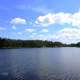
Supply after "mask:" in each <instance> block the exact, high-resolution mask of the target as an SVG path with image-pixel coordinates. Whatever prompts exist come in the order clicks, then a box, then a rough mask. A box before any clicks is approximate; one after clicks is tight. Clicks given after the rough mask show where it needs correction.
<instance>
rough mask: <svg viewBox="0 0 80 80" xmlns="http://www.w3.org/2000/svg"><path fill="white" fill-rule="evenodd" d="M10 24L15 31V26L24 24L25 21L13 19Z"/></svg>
mask: <svg viewBox="0 0 80 80" xmlns="http://www.w3.org/2000/svg"><path fill="white" fill-rule="evenodd" d="M10 24H11V25H12V29H16V25H20V24H26V20H25V19H23V18H13V19H12V20H11V21H10Z"/></svg>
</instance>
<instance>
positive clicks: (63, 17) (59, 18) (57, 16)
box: [35, 11, 80, 27]
mask: <svg viewBox="0 0 80 80" xmlns="http://www.w3.org/2000/svg"><path fill="white" fill-rule="evenodd" d="M65 23H67V24H71V25H72V26H77V27H80V11H78V12H75V13H65V12H58V13H48V14H46V15H43V16H38V17H37V19H36V21H35V24H36V25H41V26H49V25H51V24H60V25H61V24H65Z"/></svg>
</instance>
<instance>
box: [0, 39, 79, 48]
mask: <svg viewBox="0 0 80 80" xmlns="http://www.w3.org/2000/svg"><path fill="white" fill-rule="evenodd" d="M28 47H31V48H34V47H37V48H39V47H80V42H79V43H77V44H68V45H67V44H63V43H61V42H52V41H46V40H45V41H42V40H14V39H6V38H0V48H28Z"/></svg>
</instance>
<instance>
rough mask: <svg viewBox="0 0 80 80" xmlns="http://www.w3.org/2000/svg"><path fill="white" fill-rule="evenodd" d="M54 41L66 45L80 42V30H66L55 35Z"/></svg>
mask: <svg viewBox="0 0 80 80" xmlns="http://www.w3.org/2000/svg"><path fill="white" fill-rule="evenodd" d="M52 38H53V40H55V41H61V42H64V43H76V42H80V30H79V29H76V28H64V29H62V30H60V31H58V32H57V33H56V34H53V37H52Z"/></svg>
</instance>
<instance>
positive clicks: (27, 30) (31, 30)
mask: <svg viewBox="0 0 80 80" xmlns="http://www.w3.org/2000/svg"><path fill="white" fill-rule="evenodd" d="M25 31H26V32H30V33H31V32H34V31H35V29H32V28H31V29H30V28H29V29H25Z"/></svg>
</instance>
